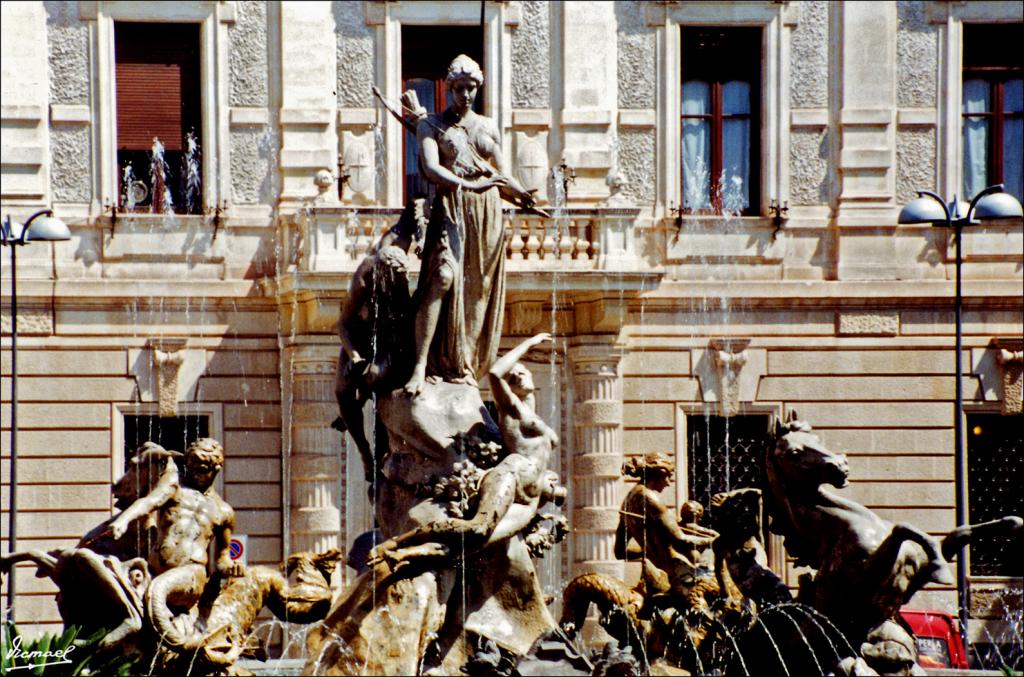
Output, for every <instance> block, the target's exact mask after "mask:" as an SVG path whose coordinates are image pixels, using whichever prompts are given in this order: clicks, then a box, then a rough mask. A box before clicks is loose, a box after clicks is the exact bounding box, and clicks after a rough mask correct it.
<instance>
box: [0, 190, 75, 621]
mask: <svg viewBox="0 0 1024 677" xmlns="http://www.w3.org/2000/svg"><path fill="white" fill-rule="evenodd" d="M70 239H71V231H69V230H68V227H67V225H65V223H64V222H63V221H61V220H60V219H58V218H57V217H55V216H54V215H53V210H52V209H43V210H41V211H38V212H36V213H35V214H33V215H32V216H30V217H28V220H27V221H26V222H25V225H21V224H20V223H16V222H14V221H12V220H11V217H10V215H8V216H7V217H6V218H5V219H4V221H3V224H2V226H0V244H2V245H3V246H4V247H10V248H11V489H10V493H11V498H10V510H9V512H8V513H7V519H8V520H9V526H8V532H7V533H8V541H7V543H8V552H9V553H13V552H14V551H15V549H16V548H17V545H18V534H17V529H16V525H17V517H18V247H19V246H23V245H26V244H28V243H29V242H57V241H59V240H70ZM7 608H8V614H9V616H8V618H10V619H11V620H12V621H13V620H14V569H11V572H10V574H9V575H8V577H7Z"/></svg>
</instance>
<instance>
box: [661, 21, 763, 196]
mask: <svg viewBox="0 0 1024 677" xmlns="http://www.w3.org/2000/svg"><path fill="white" fill-rule="evenodd" d="M681 30H682V36H681V37H682V106H681V118H682V119H681V125H680V127H681V129H682V165H683V167H682V178H683V186H682V193H683V200H682V201H683V207H684V208H686V209H687V210H690V211H702V210H707V211H712V212H716V213H717V212H722V211H728V212H731V213H735V214H751V213H756V212H757V208H758V205H759V202H760V195H759V190H760V176H759V168H760V162H759V157H760V143H759V132H760V127H761V116H760V99H761V86H760V83H761V29H760V28H721V27H687V26H684V27H682V29H681Z"/></svg>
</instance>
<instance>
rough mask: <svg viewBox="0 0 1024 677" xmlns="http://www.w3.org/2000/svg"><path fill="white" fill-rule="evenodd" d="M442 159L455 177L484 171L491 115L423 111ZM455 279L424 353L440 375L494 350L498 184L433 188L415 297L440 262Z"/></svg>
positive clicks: (453, 373)
mask: <svg viewBox="0 0 1024 677" xmlns="http://www.w3.org/2000/svg"><path fill="white" fill-rule="evenodd" d="M424 124H425V125H429V128H430V130H431V135H432V136H433V137H434V139H435V140H436V141H437V146H438V153H439V157H440V161H441V164H442V165H443V166H444V167H445V168H447V169H449V170H450V171H451V172H452V173H454V174H455V175H456V176H458V177H459V178H462V179H467V180H472V179H476V178H479V177H480V176H482V175H484V174H485V172H486V170H485V169H484V168H483V167H482V166H481V165H480V163H479V158H480V157H481V155H483V153H482V152H481V149H482V148H483V147H484V146H485V145H486V144H487V141H488V139H487V137H488V136H490V137H491V138H492V139H493V140H497V130H496V129H495V128H494V122H493V121H492V120H490V119H489V118H486V117H483V116H479V115H477V116H473V117H472V118H470V119H468V120H465V119H464V120H462V121H459V122H456V120H455V117H454V116H453V115H452V114H451V113H449V112H448V111H445V112H443V113H438V114H436V115H432V116H430V117H429V118H428V119H427V120H426V121H424V122H422V123H421V125H424ZM445 264H448V265H449V266H451V268H452V271H453V273H454V281H453V283H452V286H451V289H449V290H448V293H447V294H445V296H444V299H443V301H442V306H441V315H440V318H439V319H438V322H437V329H436V331H435V332H434V338H433V342H432V343H431V345H430V351H429V357H428V360H427V376H437V377H440V378H442V379H443V380H446V381H458V380H464V379H465V378H466V377H467V376H474V377H479V376H480V375H481V374H482V372H484V371H485V370H486V369H487V367H489V366H490V364H491V362H493V361H494V358H495V356H496V355H497V352H498V342H499V340H500V339H501V322H502V313H503V309H504V305H505V231H504V227H503V225H502V218H501V196H500V194H499V191H498V188H497V187H494V188H490V189H488V190H486V191H484V192H482V193H474V192H473V191H470V190H461V189H460V190H452V189H450V188H446V187H438V188H437V192H436V194H435V196H434V202H433V207H432V208H431V214H430V225H429V226H428V227H427V237H426V242H425V244H424V260H423V268H422V273H421V274H420V281H419V285H418V288H417V291H416V296H417V302H418V301H419V299H420V298H421V297H422V295H423V294H424V293H425V290H426V288H427V286H428V285H429V284H430V280H431V279H432V278H433V276H434V275H436V274H437V270H438V268H439V267H441V266H442V265H445Z"/></svg>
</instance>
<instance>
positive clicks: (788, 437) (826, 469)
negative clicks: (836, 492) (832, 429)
mask: <svg viewBox="0 0 1024 677" xmlns="http://www.w3.org/2000/svg"><path fill="white" fill-rule="evenodd" d="M774 439H775V445H774V448H769V451H768V454H767V456H768V457H767V459H766V461H767V462H766V463H765V470H766V472H767V473H768V480H769V482H770V483H776V482H777V483H780V484H781V485H783V486H784V487H785V489H786V491H787V492H788V493H791V492H800V493H806V492H815V491H817V490H818V487H820V486H821V485H823V484H829V485H831V486H833V487H835V488H837V489H842V488H844V487H845V486H847V485H848V484H849V483H850V466H849V463H848V462H847V460H846V454H837V453H834V452H831V451H829V450H828V448H827V447H826V446H825V445H824V443H822V441H821V438H819V437H818V436H817V435H815V434H814V433H813V432H812V430H811V426H810V424H809V423H806V422H804V421H799V420H797V419H796V415H795V414H793V415H791V418H790V420H789V421H788V422H786V423H782V422H776V424H775V434H774Z"/></svg>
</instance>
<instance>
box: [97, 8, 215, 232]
mask: <svg viewBox="0 0 1024 677" xmlns="http://www.w3.org/2000/svg"><path fill="white" fill-rule="evenodd" d="M114 60H115V63H116V92H117V167H118V194H119V202H120V206H121V208H122V209H124V210H126V211H136V210H138V211H153V212H157V213H170V212H173V213H177V214H199V213H202V211H203V209H202V207H203V199H202V189H203V187H202V181H201V176H202V164H201V161H202V158H201V155H202V150H203V149H202V148H201V146H200V142H201V139H202V135H203V129H202V116H201V110H202V107H201V90H200V75H199V24H167V23H129V22H120V21H118V22H116V23H115V24H114ZM155 139H159V142H160V144H162V146H163V163H162V164H161V163H159V162H156V163H155V162H154V161H153V159H154V157H159V153H158V152H157V151H155V150H154V149H155V148H156V143H155Z"/></svg>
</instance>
